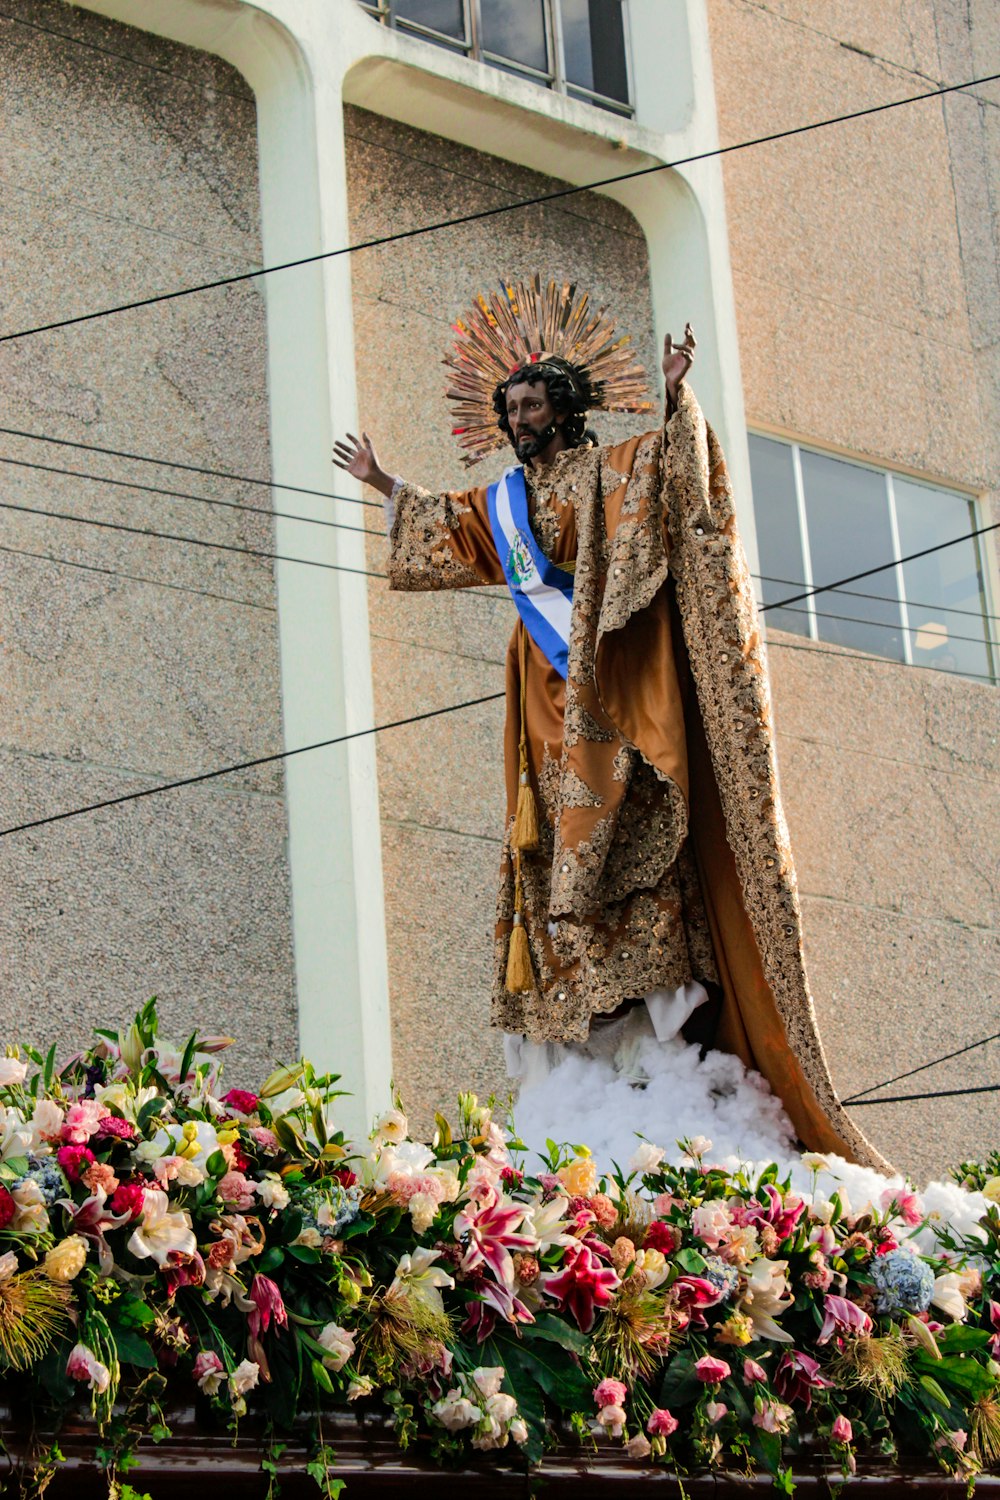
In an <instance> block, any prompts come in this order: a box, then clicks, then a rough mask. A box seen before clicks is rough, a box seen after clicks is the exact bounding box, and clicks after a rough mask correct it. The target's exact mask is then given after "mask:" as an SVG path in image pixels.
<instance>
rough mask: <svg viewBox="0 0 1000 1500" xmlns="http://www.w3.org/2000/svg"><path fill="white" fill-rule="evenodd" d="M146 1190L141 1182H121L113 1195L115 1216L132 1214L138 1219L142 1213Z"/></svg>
mask: <svg viewBox="0 0 1000 1500" xmlns="http://www.w3.org/2000/svg"><path fill="white" fill-rule="evenodd" d="M145 1192H146V1189H145V1187H144V1186H143V1184H142V1183H141V1182H120V1183H119V1184H118V1186H117V1187H116V1188H115V1190H114V1192H113V1193H112V1195H111V1212H112V1213H113V1214H131V1216H132V1218H133V1219H138V1218H139V1216H140V1214H141V1213H142V1206H143V1199H144V1196H145Z"/></svg>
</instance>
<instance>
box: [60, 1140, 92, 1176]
mask: <svg viewBox="0 0 1000 1500" xmlns="http://www.w3.org/2000/svg"><path fill="white" fill-rule="evenodd" d="M95 1160H96V1157H95V1156H94V1153H93V1151H91V1149H90V1147H89V1146H82V1145H76V1144H72V1145H67V1146H60V1147H59V1150H58V1151H57V1152H56V1161H57V1162H58V1163H59V1165H60V1166H61V1167H62V1169H63V1171H64V1172H65V1173H66V1176H67V1177H68V1178H69V1180H70V1182H79V1181H80V1178H81V1177H82V1176H83V1174H84V1172H85V1171H86V1170H87V1168H88V1167H89V1166H90V1165H91V1163H92V1162H94V1161H95Z"/></svg>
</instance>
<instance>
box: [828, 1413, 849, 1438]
mask: <svg viewBox="0 0 1000 1500" xmlns="http://www.w3.org/2000/svg"><path fill="white" fill-rule="evenodd" d="M830 1436H831V1438H832V1439H833V1441H834V1442H835V1443H849V1442H851V1440H852V1439H853V1437H854V1429H853V1427H852V1426H851V1424H850V1422H849V1421H848V1420H847V1418H846V1417H840V1416H838V1417H835V1418H834V1422H833V1426H832V1427H831V1428H830Z"/></svg>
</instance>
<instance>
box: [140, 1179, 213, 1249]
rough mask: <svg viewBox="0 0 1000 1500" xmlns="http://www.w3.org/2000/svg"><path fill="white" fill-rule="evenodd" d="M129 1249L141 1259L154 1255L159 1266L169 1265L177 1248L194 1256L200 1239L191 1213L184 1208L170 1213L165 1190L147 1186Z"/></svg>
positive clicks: (168, 1200)
mask: <svg viewBox="0 0 1000 1500" xmlns="http://www.w3.org/2000/svg"><path fill="white" fill-rule="evenodd" d="M128 1248H129V1249H130V1250H131V1252H132V1254H133V1255H135V1256H136V1257H138V1259H139V1260H147V1259H150V1258H151V1259H153V1260H155V1261H156V1263H157V1265H158V1266H163V1265H166V1263H167V1258H168V1256H169V1255H170V1254H171V1252H172V1251H174V1250H179V1251H181V1253H182V1254H184V1255H193V1254H194V1253H195V1251H196V1250H197V1248H198V1241H197V1240H196V1238H195V1235H194V1231H193V1229H192V1228H191V1216H190V1215H189V1214H188V1213H185V1212H183V1211H182V1212H181V1213H171V1212H170V1199H169V1198H168V1197H167V1195H166V1193H160V1192H157V1191H155V1190H154V1189H152V1188H147V1190H146V1192H145V1193H144V1194H143V1206H142V1219H141V1220H140V1222H139V1224H138V1226H137V1227H136V1229H135V1231H134V1232H133V1234H132V1237H131V1239H130V1240H129V1242H128Z"/></svg>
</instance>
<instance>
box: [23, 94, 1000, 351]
mask: <svg viewBox="0 0 1000 1500" xmlns="http://www.w3.org/2000/svg"><path fill="white" fill-rule="evenodd" d="M998 79H1000V73H991V74H988V75H987V76H985V77H982V78H969V79H966V81H965V82H964V83H951V84H947V85H944V86H943V87H941V88H938V89H929V90H927V91H926V92H925V93H922V94H911V95H909V96H908V97H907V98H905V99H892V100H889V101H888V103H885V104H874V105H869V106H868V107H867V108H865V109H855V110H851V111H849V112H848V113H846V114H842V115H834V116H832V117H830V118H829V119H825V120H814V121H812V122H811V123H810V124H808V125H795V126H792V127H790V128H789V129H787V130H775V131H771V132H769V133H768V134H767V135H760V136H754V137H753V138H752V139H751V140H746V141H737V142H734V143H733V144H732V145H730V146H717V147H714V148H713V149H711V150H709V151H696V152H694V153H692V154H691V155H690V156H681V157H676V158H675V159H674V160H673V161H668V162H658V163H656V164H655V165H653V166H651V167H637V168H635V169H634V170H633V171H631V172H617V173H615V174H614V175H613V176H611V177H602V178H599V179H598V180H597V181H593V182H583V183H580V184H579V185H577V186H574V187H565V188H555V189H553V191H551V192H548V193H538V194H536V195H535V196H534V197H532V198H519V199H517V201H516V202H514V203H504V204H499V205H498V206H496V207H495V208H482V209H477V210H475V211H474V212H471V213H467V214H459V215H458V216H457V217H455V218H451V219H439V220H437V221H436V222H434V223H432V224H423V225H420V226H418V227H416V228H414V229H399V230H395V231H394V232H393V233H391V234H382V235H377V236H375V237H374V238H372V239H369V240H359V241H358V242H357V243H356V244H353V245H341V246H339V247H338V248H337V249H336V250H318V251H316V252H315V253H314V254H312V255H302V256H298V257H297V258H296V259H295V260H287V261H281V262H279V263H277V264H275V265H273V266H262V267H261V268H260V269H259V270H256V271H240V272H238V273H236V274H235V275H232V276H219V277H216V278H215V279H214V280H212V281H202V282H198V283H197V284H196V285H194V286H186V287H178V288H176V290H174V291H172V292H157V293H155V294H153V295H151V296H149V297H138V298H136V299H135V300H134V301H131V302H119V303H116V304H115V305H113V306H111V307H102V308H98V309H97V310H96V311H94V312H89V313H77V314H76V315H75V316H74V317H72V318H57V319H54V320H53V321H52V322H49V323H38V324H35V325H34V326H33V327H30V328H20V329H16V330H13V331H11V332H10V333H0V343H7V342H9V341H10V340H12V339H23V338H28V337H30V336H31V335H32V334H36V333H51V332H53V331H55V330H56V329H59V328H71V327H74V326H76V325H77V324H80V323H91V322H94V321H95V320H96V319H98V318H108V317H111V316H113V315H114V314H116V313H122V312H134V311H135V310H137V309H138V308H141V307H152V306H154V305H155V304H157V303H161V302H173V301H176V299H177V298H178V297H191V296H194V295H195V294H196V293H198V292H210V291H215V290H216V289H217V288H219V287H224V286H235V285H237V284H238V283H240V282H244V281H253V280H254V279H255V278H256V277H258V276H271V275H274V274H275V273H276V272H278V271H291V270H295V269H296V268H298V267H301V266H311V265H317V264H319V263H320V262H322V261H327V260H334V259H336V257H338V256H341V255H353V254H356V253H357V252H358V251H360V250H374V249H377V248H379V247H380V246H383V245H394V244H399V243H400V242H401V241H403V240H411V239H416V238H418V237H419V236H421V235H425V234H435V233H437V232H438V231H440V230H442V229H457V228H461V227H462V226H463V225H466V224H472V223H475V222H477V221H479V220H482V219H491V218H496V217H497V216H498V215H499V214H507V213H513V212H515V211H516V210H518V209H525V208H534V207H536V206H538V205H539V204H543V203H554V202H557V201H558V200H560V199H562V198H571V197H574V196H575V195H576V194H578V193H589V192H594V191H596V190H597V189H599V188H605V187H613V186H614V185H615V184H616V183H620V182H633V181H636V180H637V179H639V178H642V177H650V176H653V175H654V174H655V173H658V172H668V171H670V170H672V169H673V168H676V167H685V166H691V165H693V164H694V163H695V162H700V161H709V160H711V159H713V158H716V157H722V156H728V155H730V154H731V153H733V152H735V151H746V150H748V149H749V148H750V147H752V146H766V145H769V144H772V143H773V142H775V141H783V140H788V139H790V138H791V137H793V136H797V135H806V134H808V133H809V132H810V131H813V130H825V129H827V128H828V127H829V126H831V125H844V124H846V123H848V122H849V121H851V120H861V119H865V118H869V117H871V116H873V115H878V114H883V113H885V111H886V110H890V109H901V108H902V107H903V106H904V105H907V104H920V103H922V102H923V101H924V100H927V99H939V98H941V97H942V96H943V95H945V94H954V93H956V92H958V91H960V90H962V89H971V88H976V87H978V86H979V85H981V84H985V83H995V82H997V80H998Z"/></svg>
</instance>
